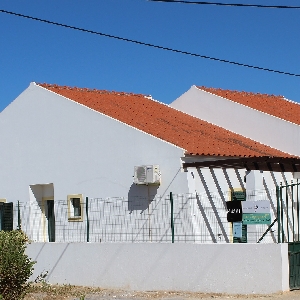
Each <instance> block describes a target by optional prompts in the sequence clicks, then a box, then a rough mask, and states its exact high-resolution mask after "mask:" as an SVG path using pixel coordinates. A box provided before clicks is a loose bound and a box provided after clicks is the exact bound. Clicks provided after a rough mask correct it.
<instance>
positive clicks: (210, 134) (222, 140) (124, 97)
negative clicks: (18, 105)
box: [38, 84, 293, 157]
mask: <svg viewBox="0 0 300 300" xmlns="http://www.w3.org/2000/svg"><path fill="white" fill-rule="evenodd" d="M38 85H39V86H41V87H44V88H46V89H48V90H50V91H52V92H55V93H56V94H59V95H62V96H64V97H66V98H69V99H71V100H73V101H76V102H78V103H80V104H82V105H85V106H87V107H89V108H91V109H93V110H95V111H98V112H100V113H103V114H105V115H107V116H110V117H112V118H115V119H117V120H119V121H121V122H123V123H126V124H128V125H130V126H133V127H135V128H137V129H139V130H142V131H144V132H146V133H148V134H151V135H153V136H155V137H157V138H160V139H162V140H165V141H167V142H169V143H171V144H174V145H176V146H178V147H180V148H183V149H185V150H186V151H187V152H188V153H189V154H195V155H213V156H216V155H217V156H242V157H251V156H254V157H258V156H271V157H272V156H274V157H293V156H291V155H289V154H287V153H284V152H282V151H279V150H276V149H273V148H271V147H268V146H265V145H262V144H260V143H258V142H255V141H253V140H251V139H249V138H245V137H243V136H241V135H238V134H236V133H233V132H231V131H228V130H225V129H224V128H221V127H218V126H215V125H213V124H211V123H208V122H206V121H202V120H200V119H197V118H195V117H192V116H190V115H188V114H185V113H183V112H180V111H177V110H176V109H174V108H172V107H170V106H168V105H165V104H163V103H160V102H158V101H154V100H151V99H149V98H147V97H146V96H144V95H138V94H132V93H123V92H120V93H119V92H108V91H103V90H95V89H86V88H76V87H67V86H58V85H50V84H38Z"/></svg>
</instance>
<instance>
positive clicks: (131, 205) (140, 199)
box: [128, 183, 159, 212]
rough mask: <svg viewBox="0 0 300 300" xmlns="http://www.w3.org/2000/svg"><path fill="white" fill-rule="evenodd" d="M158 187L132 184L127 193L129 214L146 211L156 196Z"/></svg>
mask: <svg viewBox="0 0 300 300" xmlns="http://www.w3.org/2000/svg"><path fill="white" fill-rule="evenodd" d="M158 187H159V186H158V185H137V184H134V183H133V184H132V185H131V187H130V189H129V192H128V210H129V211H130V212H131V211H134V210H141V211H144V210H146V209H148V208H149V205H150V203H151V202H152V201H153V200H154V198H155V196H156V194H157V190H158Z"/></svg>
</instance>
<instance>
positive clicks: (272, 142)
mask: <svg viewBox="0 0 300 300" xmlns="http://www.w3.org/2000/svg"><path fill="white" fill-rule="evenodd" d="M170 106H171V107H173V108H175V109H178V110H180V111H182V112H185V113H187V114H189V115H192V116H194V117H197V118H199V119H202V120H204V121H207V122H210V123H213V124H215V125H218V126H221V127H223V128H226V129H228V130H230V131H232V132H235V133H238V134H241V135H243V136H245V137H248V138H250V139H253V140H255V141H257V142H260V143H262V144H265V145H268V146H270V147H273V148H275V149H279V150H281V151H284V152H286V153H289V154H293V155H300V126H299V125H297V124H294V123H291V122H288V121H285V120H283V119H280V118H277V117H274V116H271V115H269V114H266V113H263V112H261V111H258V110H255V109H253V108H250V107H248V106H245V105H242V104H239V103H236V102H234V101H231V100H228V99H224V98H222V97H220V96H217V95H214V94H212V93H209V92H206V91H203V90H200V89H198V88H197V87H196V86H192V87H191V88H190V89H189V90H188V91H187V92H186V93H184V94H183V95H181V96H180V97H179V98H177V99H176V100H175V101H174V102H172V103H171V104H170ZM283 109H284V108H283Z"/></svg>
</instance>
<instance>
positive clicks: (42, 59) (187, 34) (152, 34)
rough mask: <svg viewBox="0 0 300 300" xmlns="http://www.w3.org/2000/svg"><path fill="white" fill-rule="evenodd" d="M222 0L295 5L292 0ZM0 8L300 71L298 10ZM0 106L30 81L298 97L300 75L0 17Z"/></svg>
mask: <svg viewBox="0 0 300 300" xmlns="http://www.w3.org/2000/svg"><path fill="white" fill-rule="evenodd" d="M224 2H227V3H230V2H231V3H234V2H239V3H264V4H278V5H280V4H281V5H299V4H300V3H299V1H298V0H277V1H275V0H273V1H267V0H264V1H258V0H256V2H255V0H251V1H250V0H248V1H245V0H239V1H238V0H235V1H233V0H227V1H225V0H224ZM0 9H4V10H9V11H14V12H17V13H21V14H25V15H30V16H34V17H38V18H43V19H48V20H51V21H55V22H60V23H65V24H69V25H73V26H77V27H82V28H86V29H90V30H94V31H99V32H103V33H108V34H112V35H117V36H121V37H126V38H129V39H134V40H139V41H143V42H147V43H152V44H157V45H162V46H166V47H170V48H175V49H180V50H184V51H189V52H195V53H199V54H203V55H207V56H213V57H218V58H222V59H228V60H233V61H237V62H242V63H246V64H251V65H257V66H261V67H266V68H270V69H277V70H282V71H286V72H291V73H296V74H299V73H300V55H299V53H300V51H299V50H300V37H299V35H300V34H299V29H300V10H288V9H258V8H240V7H217V6H204V5H187V4H176V3H174V4H173V3H171V4H170V3H159V2H149V1H146V0H109V1H108V0H106V1H104V0H89V1H83V0H43V1H41V0H26V1H24V0H14V1H11V0H2V1H1V3H0ZM0 37H1V43H0V54H1V55H0V76H1V77H0V78H1V81H0V111H1V110H3V109H4V108H5V107H6V106H7V105H8V104H9V103H10V102H11V101H13V100H14V99H15V98H16V97H17V96H18V95H19V94H20V93H21V92H22V91H23V90H25V89H26V88H27V87H28V85H29V83H30V82H31V81H35V82H47V83H56V84H59V85H69V86H78V87H88V88H97V89H104V90H113V91H126V92H134V93H142V94H147V95H152V97H153V98H154V99H156V100H159V101H162V102H165V103H170V102H172V101H173V100H175V99H176V98H177V97H179V96H180V95H181V94H183V93H184V92H185V91H187V90H188V89H189V88H190V86H192V85H193V84H195V85H204V86H207V87H217V88H224V89H232V90H239V91H242V90H243V91H248V92H260V93H268V94H275V95H284V96H285V97H286V98H288V99H290V100H294V101H297V102H300V77H292V76H287V75H280V74H274V73H269V72H265V71H259V70H253V69H248V68H245V67H239V66H233V65H228V64H225V63H221V62H214V61H210V60H207V59H202V58H196V57H191V56H188V55H183V54H177V53H171V52H168V51H164V50H159V49H153V48H149V47H145V46H141V45H135V44H131V43H127V42H123V41H118V40H114V39H110V38H106V37H100V36H97V35H92V34H89V33H84V32H78V31H74V30H71V29H66V28H61V27H57V26H54V25H48V24H44V23H40V22H37V21H32V20H28V19H24V18H20V17H15V16H11V15H7V14H4V13H0Z"/></svg>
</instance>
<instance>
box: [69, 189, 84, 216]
mask: <svg viewBox="0 0 300 300" xmlns="http://www.w3.org/2000/svg"><path fill="white" fill-rule="evenodd" d="M82 199H83V197H82V194H76V195H68V220H69V221H74V222H76V221H83V207H82V206H83V205H82V204H83V203H82Z"/></svg>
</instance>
